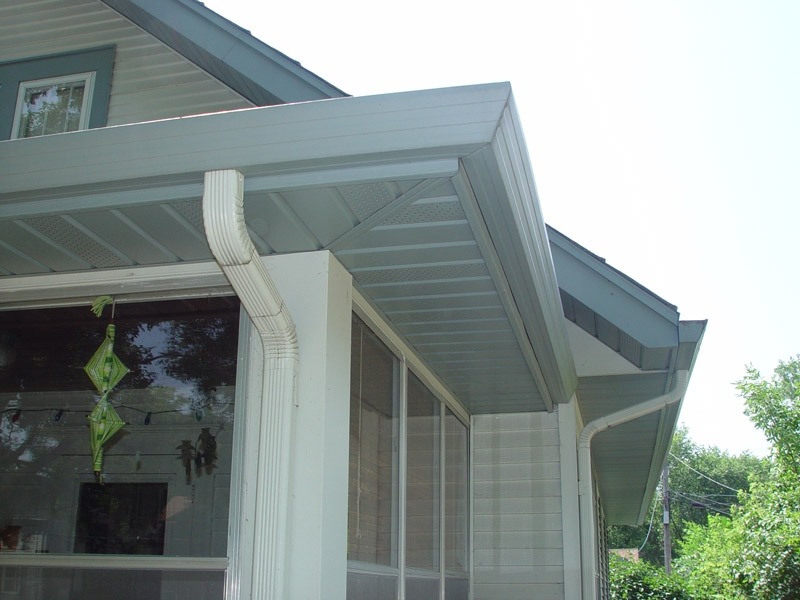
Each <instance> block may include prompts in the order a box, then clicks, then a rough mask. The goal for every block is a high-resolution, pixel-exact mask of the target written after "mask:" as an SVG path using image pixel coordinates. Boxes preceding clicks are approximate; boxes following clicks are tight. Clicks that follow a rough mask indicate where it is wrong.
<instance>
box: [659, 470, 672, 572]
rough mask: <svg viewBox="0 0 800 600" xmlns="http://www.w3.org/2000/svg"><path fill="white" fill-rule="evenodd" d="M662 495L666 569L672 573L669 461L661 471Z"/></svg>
mask: <svg viewBox="0 0 800 600" xmlns="http://www.w3.org/2000/svg"><path fill="white" fill-rule="evenodd" d="M661 495H662V496H663V497H664V570H665V571H666V572H667V575H669V574H670V573H672V538H671V537H670V533H669V463H666V464H665V465H664V470H663V471H662V473H661Z"/></svg>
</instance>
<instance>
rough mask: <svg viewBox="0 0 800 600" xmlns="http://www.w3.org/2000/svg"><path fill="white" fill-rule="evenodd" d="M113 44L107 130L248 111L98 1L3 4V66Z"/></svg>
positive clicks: (0, 7)
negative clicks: (221, 112)
mask: <svg viewBox="0 0 800 600" xmlns="http://www.w3.org/2000/svg"><path fill="white" fill-rule="evenodd" d="M108 45H115V46H116V49H117V52H116V62H115V64H114V75H113V80H112V85H111V100H110V105H109V111H108V125H122V124H127V123H137V122H141V121H152V120H155V119H165V118H170V117H178V116H186V115H193V114H201V113H206V112H216V111H220V110H230V109H236V108H245V107H247V106H250V104H249V103H248V102H247V101H246V100H244V99H243V98H242V97H241V96H239V95H238V94H236V93H234V92H233V91H232V90H230V89H229V88H227V87H226V86H224V85H223V84H222V83H220V82H219V81H217V80H215V79H213V78H212V77H210V76H209V75H208V74H206V73H205V72H203V71H202V70H200V69H199V68H198V67H196V66H195V65H194V64H192V63H190V62H189V61H188V60H186V59H185V58H183V57H182V56H180V55H178V54H177V53H175V52H174V51H173V50H171V49H170V48H168V47H167V46H165V45H164V44H162V43H161V42H159V41H158V40H156V39H155V38H154V37H152V36H151V35H149V34H148V33H145V32H144V31H143V30H141V29H140V28H139V27H137V26H136V25H133V24H132V23H130V22H129V21H128V20H127V19H125V18H123V17H122V16H120V15H119V14H118V13H116V12H115V11H114V10H112V9H111V8H109V7H107V6H106V5H105V4H102V3H101V2H99V1H98V0H19V1H16V0H14V1H5V2H2V3H0V62H7V61H12V60H20V59H26V58H32V57H38V56H48V55H51V54H58V53H62V52H72V51H76V50H84V49H87V48H93V47H99V46H108Z"/></svg>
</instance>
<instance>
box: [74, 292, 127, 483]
mask: <svg viewBox="0 0 800 600" xmlns="http://www.w3.org/2000/svg"><path fill="white" fill-rule="evenodd" d="M112 302H113V299H112V298H111V297H110V296H101V297H100V298H98V299H97V300H95V302H94V303H93V304H92V312H94V313H95V314H96V315H97V316H98V317H99V316H100V315H101V314H102V311H103V307H105V306H106V305H108V304H110V303H112ZM115 334H116V327H115V326H114V324H109V325H108V327H106V337H105V339H104V340H103V343H101V344H100V347H99V348H98V349H97V351H96V352H95V353H94V355H93V356H92V358H90V359H89V362H88V363H86V366H85V367H84V368H83V370H84V371H86V374H87V375H88V376H89V379H91V380H92V383H94V386H95V387H96V388H97V391H98V392H100V400H99V401H98V403H97V405H96V406H95V407H94V409H93V410H92V412H91V413H90V414H89V417H88V418H89V431H90V442H91V448H92V469H93V471H94V475H95V477H96V478H97V480H98V481H100V482H102V475H101V473H102V470H103V445H104V444H105V443H106V442H107V441H108V440H110V439H111V438H112V437H114V435H115V434H116V433H117V432H118V431H119V430H120V429H122V427H123V426H124V425H125V421H123V420H122V419H121V418H120V416H119V415H118V414H117V411H116V410H114V407H113V406H112V404H111V403H110V402H109V401H108V394H109V392H110V391H111V390H112V389H114V387H116V385H117V384H118V383H119V382H120V381H121V380H122V378H123V377H125V375H127V374H128V372H129V369H128V367H126V366H125V365H124V364H123V363H122V361H121V360H120V359H119V357H118V356H117V355H116V354H114V337H115Z"/></svg>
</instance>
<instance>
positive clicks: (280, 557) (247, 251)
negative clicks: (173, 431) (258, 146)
mask: <svg viewBox="0 0 800 600" xmlns="http://www.w3.org/2000/svg"><path fill="white" fill-rule="evenodd" d="M203 221H204V224H205V228H206V237H207V238H208V244H209V246H210V247H211V252H212V254H213V255H214V258H215V260H216V261H217V263H218V264H219V266H220V268H221V269H222V271H223V272H224V273H225V276H226V277H227V278H228V281H229V282H230V284H231V286H232V287H233V289H234V291H235V292H236V295H237V296H238V297H239V299H240V300H241V302H242V305H243V306H244V309H245V311H247V314H248V315H249V316H250V319H251V320H252V321H253V325H254V326H255V328H256V330H257V331H258V334H259V336H260V338H261V343H262V345H263V348H264V381H263V387H262V397H261V406H262V408H261V416H260V432H261V438H260V442H259V451H258V454H259V456H258V479H257V481H256V482H255V487H256V494H255V503H256V514H255V523H254V531H253V557H256V559H257V560H258V563H259V564H253V565H252V573H253V579H252V592H251V597H252V598H259V599H263V600H282V599H283V597H284V594H283V589H284V579H285V575H286V545H287V532H286V523H287V521H288V504H289V492H288V490H289V458H290V455H289V448H290V447H291V444H290V441H291V440H290V437H291V424H292V412H291V409H292V407H293V406H294V405H295V404H296V395H297V385H296V380H297V368H298V360H299V351H298V345H297V333H296V330H295V325H294V322H293V321H292V317H291V315H290V314H289V311H288V309H287V307H286V305H285V304H284V302H283V300H282V298H281V296H280V294H279V293H278V289H277V288H276V287H275V284H274V282H273V281H272V279H271V277H270V276H269V273H268V272H267V270H266V268H265V267H264V265H263V263H262V262H261V258H260V256H259V255H258V251H257V250H256V248H255V246H254V245H253V242H252V241H251V239H250V236H249V234H248V233H247V227H246V226H245V221H244V177H243V175H242V174H241V173H239V172H238V171H234V170H225V171H211V172H208V173H206V174H205V187H204V192H203ZM251 560H252V559H251Z"/></svg>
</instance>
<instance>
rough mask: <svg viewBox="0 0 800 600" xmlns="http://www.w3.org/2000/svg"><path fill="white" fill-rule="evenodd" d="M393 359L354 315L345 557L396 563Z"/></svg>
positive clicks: (388, 564) (395, 403)
mask: <svg viewBox="0 0 800 600" xmlns="http://www.w3.org/2000/svg"><path fill="white" fill-rule="evenodd" d="M396 370H397V366H396V361H395V358H394V356H393V355H392V353H391V352H390V351H389V349H388V348H386V346H385V345H384V344H383V343H382V342H381V341H380V340H379V339H378V338H377V337H376V336H375V334H374V333H372V332H371V331H370V330H369V329H368V328H367V327H366V325H365V324H364V323H363V322H362V321H361V320H360V319H358V318H357V317H353V328H352V359H351V380H350V471H349V472H350V475H349V499H348V507H349V508H348V526H347V559H348V560H350V561H359V562H365V563H370V564H377V565H387V566H396V565H397V550H396V541H395V540H396V529H397V486H398V484H397V481H398V472H397V454H396V451H395V448H396V444H395V440H396V438H397V433H398V429H397V428H398V421H399V417H398V400H397V391H396V379H397V378H396V376H395V372H396Z"/></svg>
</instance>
